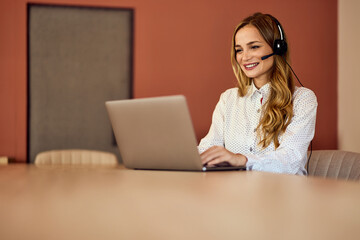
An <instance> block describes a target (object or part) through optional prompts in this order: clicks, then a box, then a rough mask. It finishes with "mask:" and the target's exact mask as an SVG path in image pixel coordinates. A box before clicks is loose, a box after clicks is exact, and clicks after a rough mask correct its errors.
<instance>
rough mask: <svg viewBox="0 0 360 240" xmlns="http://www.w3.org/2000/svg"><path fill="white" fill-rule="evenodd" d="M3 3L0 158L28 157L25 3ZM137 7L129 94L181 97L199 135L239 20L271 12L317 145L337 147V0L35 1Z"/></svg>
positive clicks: (221, 86) (227, 78)
mask: <svg viewBox="0 0 360 240" xmlns="http://www.w3.org/2000/svg"><path fill="white" fill-rule="evenodd" d="M27 2H28V1H27V0H1V2H0V34H1V35H0V41H1V42H0V43H1V44H0V52H1V55H0V155H7V156H12V157H15V158H16V160H17V161H25V160H26V134H27V129H26V104H27V102H26V99H27V96H26V91H27V88H26V86H27V79H26V76H27V69H26V64H27V63H26V4H27ZM36 2H37V3H53V4H72V5H80V6H102V7H130V8H134V10H135V18H134V20H135V25H134V26H135V32H134V34H135V40H134V41H135V42H134V50H135V55H134V97H148V96H158V95H170V94H184V95H185V96H186V97H187V98H188V103H189V106H190V111H191V114H192V118H193V121H194V127H195V129H196V134H197V137H198V138H199V139H200V138H201V137H203V136H204V135H205V134H206V133H207V130H208V128H209V126H210V122H211V114H212V111H213V108H214V106H215V104H216V102H217V100H218V98H219V95H220V93H221V92H223V91H224V90H225V89H227V88H230V87H233V86H234V85H235V78H234V76H233V73H232V70H231V66H230V60H229V59H230V57H229V53H230V39H231V36H232V32H233V29H234V27H235V26H236V25H237V23H238V22H239V21H240V20H241V19H242V18H244V17H246V16H248V15H250V14H252V13H253V12H256V11H261V12H265V13H271V14H273V15H274V16H276V17H277V18H278V19H279V20H280V22H281V23H282V25H283V27H284V29H285V32H286V33H287V36H288V41H289V45H290V51H291V54H292V66H293V68H294V69H295V71H296V73H297V75H298V76H299V77H300V79H301V81H302V83H303V84H304V85H305V86H307V87H308V88H311V89H312V90H314V91H315V93H316V95H317V97H318V102H319V108H318V118H317V126H316V136H315V140H314V142H313V147H314V148H315V149H335V148H337V51H336V49H337V1H336V0H304V1H298V0H287V1H285V0H284V1H282V0H273V1H269V0H259V1H257V2H256V4H254V3H251V2H249V3H246V1H238V0H227V1H221V0H218V1H216V0H212V1H209V0H183V1H175V0H151V1H149V0H132V1H131V0H124V1H121V0H47V1H46V0H39V1H36Z"/></svg>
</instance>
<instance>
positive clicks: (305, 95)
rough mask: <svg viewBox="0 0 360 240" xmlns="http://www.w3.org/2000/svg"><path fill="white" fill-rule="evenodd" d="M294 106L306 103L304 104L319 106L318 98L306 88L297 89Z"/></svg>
mask: <svg viewBox="0 0 360 240" xmlns="http://www.w3.org/2000/svg"><path fill="white" fill-rule="evenodd" d="M293 100H294V104H296V103H300V102H302V103H304V104H315V105H317V98H316V95H315V93H314V92H313V91H312V90H310V89H308V88H305V87H296V88H295V92H294V95H293Z"/></svg>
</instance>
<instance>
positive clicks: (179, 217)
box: [0, 164, 360, 240]
mask: <svg viewBox="0 0 360 240" xmlns="http://www.w3.org/2000/svg"><path fill="white" fill-rule="evenodd" d="M0 239H2V240H12V239H24V240H32V239H34V240H35V239H36V240H42V239H46V240H57V239H67V240H68V239H76V240H81V239H84V240H92V239H105V240H108V239H197V240H199V239H287V240H288V239H326V240H329V239H360V184H359V183H357V182H345V181H336V180H326V179H317V178H312V177H301V176H290V175H280V174H271V173H261V172H238V171H231V172H208V173H200V172H180V171H179V172H177V171H140V170H128V169H124V168H123V167H121V166H118V167H112V168H110V167H109V168H103V167H101V168H95V167H64V166H43V167H36V166H34V165H25V164H10V165H7V166H0Z"/></svg>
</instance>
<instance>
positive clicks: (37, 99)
mask: <svg viewBox="0 0 360 240" xmlns="http://www.w3.org/2000/svg"><path fill="white" fill-rule="evenodd" d="M132 14H133V13H132V11H131V10H124V9H101V8H99V9H98V8H79V7H61V6H56V7H53V6H43V5H30V7H29V24H28V27H29V29H28V30H29V39H28V41H29V42H28V45H29V50H28V51H29V159H30V162H33V161H34V158H35V156H36V154H37V153H39V152H41V151H45V150H50V149H65V148H84V149H96V150H104V151H110V152H114V153H116V154H117V155H118V156H119V154H118V149H117V147H116V146H114V144H113V143H114V138H113V135H112V129H111V126H110V122H109V119H108V116H107V113H106V109H105V105H104V103H105V101H107V100H114V99H125V98H130V97H131V72H132V69H131V66H132V64H131V59H132V57H131V54H132V47H131V46H132Z"/></svg>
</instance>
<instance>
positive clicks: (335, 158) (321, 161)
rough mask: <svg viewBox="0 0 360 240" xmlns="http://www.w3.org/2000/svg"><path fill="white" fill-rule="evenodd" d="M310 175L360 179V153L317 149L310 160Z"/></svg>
mask: <svg viewBox="0 0 360 240" xmlns="http://www.w3.org/2000/svg"><path fill="white" fill-rule="evenodd" d="M308 174H309V176H317V177H328V178H336V179H345V180H355V181H359V180H360V153H354V152H347V151H340V150H315V151H313V152H312V155H311V159H310V162H309V173H308Z"/></svg>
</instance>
